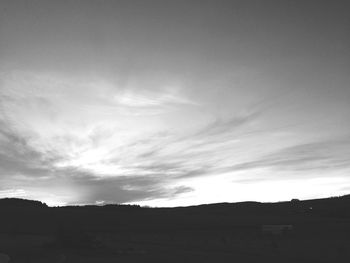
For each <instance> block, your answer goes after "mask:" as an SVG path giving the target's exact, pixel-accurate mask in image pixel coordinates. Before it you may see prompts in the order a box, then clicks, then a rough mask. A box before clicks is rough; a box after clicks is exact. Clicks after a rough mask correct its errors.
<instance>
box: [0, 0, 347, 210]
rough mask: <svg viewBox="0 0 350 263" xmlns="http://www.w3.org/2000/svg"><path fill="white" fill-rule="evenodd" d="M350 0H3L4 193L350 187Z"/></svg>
mask: <svg viewBox="0 0 350 263" xmlns="http://www.w3.org/2000/svg"><path fill="white" fill-rule="evenodd" d="M349 7H350V4H349V2H348V1H320V0H318V1H311V0H303V1H301V0H300V1H285V0H274V1H271V0H265V1H252V0H244V1H243V0H228V1H221V0H215V1H214V0H213V1H206V0H202V1H199V0H198V1H191V0H186V1H182V0H176V1H175V0H174V1H167V0H162V1H154V0H147V1H141V0H139V1H134V0H125V1H117V0H114V1H104V0H101V1H89V0H84V1H79V0H74V1H67V0H63V1H58V0H57V1H37V0H33V1H18V0H11V1H9V0H3V1H1V5H0V198H4V197H18V198H27V199H35V200H40V201H42V202H45V203H47V204H48V205H50V206H57V205H83V204H98V205H100V204H107V203H125V204H140V205H147V206H170V207H172V206H187V205H197V204H204V203H217V202H238V201H248V200H253V201H262V202H273V201H283V200H290V199H292V198H299V199H310V198H321V197H328V196H338V195H344V194H349V193H350V85H349V83H350V16H349V15H348V10H349Z"/></svg>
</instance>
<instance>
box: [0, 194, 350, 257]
mask: <svg viewBox="0 0 350 263" xmlns="http://www.w3.org/2000/svg"><path fill="white" fill-rule="evenodd" d="M0 215H1V217H0V246H2V247H0V249H3V248H7V249H8V250H7V251H13V252H12V253H13V254H14V255H15V254H17V253H20V250H18V249H19V248H18V246H19V245H17V244H20V243H19V240H21V238H22V239H23V240H27V241H23V242H24V243H23V244H26V246H27V247H31V246H33V251H38V250H39V251H41V250H43V251H41V253H44V252H45V253H51V252H52V251H62V250H63V251H66V253H70V254H71V257H72V260H71V261H69V260H68V261H67V262H83V261H84V260H86V259H87V258H91V257H95V256H96V255H100V254H101V253H102V254H104V255H108V257H110V258H111V261H101V262H114V261H113V260H114V259H115V257H124V254H127V255H129V254H131V256H129V259H130V260H129V259H125V258H123V259H122V261H121V262H181V261H184V260H185V261H186V259H187V261H186V262H188V260H190V261H195V262H196V261H198V260H199V259H200V258H201V261H202V262H212V261H213V260H219V261H220V262H232V260H238V262H258V261H256V260H259V261H260V259H261V260H263V261H266V262H267V261H268V262H281V261H283V262H335V261H334V260H335V259H337V260H338V259H342V260H343V259H344V258H347V257H349V259H350V253H348V251H350V237H349V236H350V235H349V234H350V195H347V196H341V197H332V198H323V199H314V200H303V201H299V200H293V201H289V202H277V203H259V202H240V203H217V204H205V205H199V206H189V207H175V208H146V207H140V206H135V205H105V206H93V205H86V206H66V207H47V206H46V205H45V204H43V203H41V202H38V201H30V200H22V199H1V200H0ZM266 225H267V226H272V228H274V227H275V228H277V233H278V227H279V226H281V225H289V226H291V227H292V231H289V232H290V233H288V235H285V234H283V235H275V234H274V233H271V235H266V234H264V233H263V232H262V229H263V227H264V226H266ZM281 233H282V232H281ZM283 233H285V232H283ZM1 237H3V238H2V239H1ZM12 237H14V240H16V241H11V238H12ZM29 237H31V238H32V239H33V240H36V241H28V240H32V239H29ZM34 237H35V238H34ZM9 240H10V241H11V242H12V243H11V242H10V241H9ZM38 240H46V241H40V242H41V243H40V242H39V241H38ZM25 242H27V243H25ZM28 242H29V243H28ZM11 244H12V245H11ZM38 244H41V245H40V246H39V245H38ZM26 249H27V250H28V248H26ZM67 249H69V252H67ZM84 249H85V250H86V251H89V253H90V254H89V256H87V255H85V256H82V255H81V252H79V251H81V250H84ZM130 249H131V250H130ZM30 251H32V250H30ZM47 251H51V252H47ZM116 251H117V252H116ZM130 251H131V252H130ZM135 251H138V252H135ZM139 251H143V252H142V253H146V252H145V251H148V252H147V253H146V254H142V257H141V256H139V254H138V253H139ZM0 252H1V251H0ZM21 253H22V252H21ZM23 253H27V252H23ZM28 253H29V252H28ZM30 253H34V252H30ZM38 253H39V252H38ZM84 253H85V252H84ZM86 253H87V252H86ZM140 253H141V252H140ZM116 254H117V256H116ZM121 255H122V256H121ZM160 255H161V256H160ZM170 255H172V256H174V255H175V259H176V260H174V261H169V257H170ZM194 255H196V256H194ZM26 257H27V258H28V255H27V254H26ZM38 257H39V256H38ZM138 257H140V258H138ZM143 257H147V258H148V260H149V261H147V260H146V259H144V258H143ZM159 257H160V258H159ZM327 257H328V259H327V260H324V259H325V258H327ZM20 259H21V258H20ZM112 259H113V260H112ZM248 259H249V260H250V259H251V261H249V260H248ZM49 261H50V260H49ZM49 261H48V262H49ZM11 262H16V261H15V260H14V261H11ZM18 262H24V261H21V260H19V261H18ZM25 262H42V261H38V260H37V259H36V260H33V261H25ZM89 262H100V261H99V260H96V261H89ZM337 262H347V261H340V260H338V261H337ZM348 262H350V261H348Z"/></svg>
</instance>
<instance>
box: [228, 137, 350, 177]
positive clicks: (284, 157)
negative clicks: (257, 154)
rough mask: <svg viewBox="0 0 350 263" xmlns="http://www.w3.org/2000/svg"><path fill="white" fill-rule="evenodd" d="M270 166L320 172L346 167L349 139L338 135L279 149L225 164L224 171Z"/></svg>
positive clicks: (349, 153) (349, 160)
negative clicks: (241, 161)
mask: <svg viewBox="0 0 350 263" xmlns="http://www.w3.org/2000/svg"><path fill="white" fill-rule="evenodd" d="M256 168H270V169H273V170H276V171H296V172H298V171H309V170H315V171H320V172H324V171H327V170H339V169H348V168H350V138H349V137H340V138H334V139H329V140H321V141H316V142H309V143H303V144H298V145H294V146H291V147H287V148H283V149H281V150H278V151H276V152H273V153H270V154H267V155H265V156H263V157H261V158H259V159H257V160H254V161H251V162H245V163H240V164H237V165H233V166H232V167H228V168H227V170H231V171H237V170H250V169H256Z"/></svg>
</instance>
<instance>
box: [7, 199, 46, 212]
mask: <svg viewBox="0 0 350 263" xmlns="http://www.w3.org/2000/svg"><path fill="white" fill-rule="evenodd" d="M4 207H6V208H9V207H11V208H24V207H25V208H44V207H45V208H46V207H47V205H46V204H45V203H42V202H40V201H35V200H28V199H21V198H3V199H0V209H1V208H4Z"/></svg>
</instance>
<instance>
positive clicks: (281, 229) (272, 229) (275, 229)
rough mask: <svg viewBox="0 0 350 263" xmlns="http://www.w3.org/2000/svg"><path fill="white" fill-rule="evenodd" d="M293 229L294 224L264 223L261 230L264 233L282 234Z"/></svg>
mask: <svg viewBox="0 0 350 263" xmlns="http://www.w3.org/2000/svg"><path fill="white" fill-rule="evenodd" d="M291 231H293V225H262V227H261V232H262V234H263V235H275V236H280V235H284V234H287V233H290V232H291Z"/></svg>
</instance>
